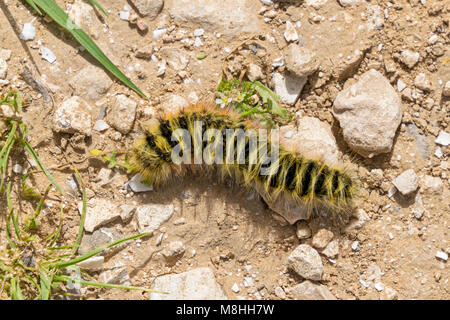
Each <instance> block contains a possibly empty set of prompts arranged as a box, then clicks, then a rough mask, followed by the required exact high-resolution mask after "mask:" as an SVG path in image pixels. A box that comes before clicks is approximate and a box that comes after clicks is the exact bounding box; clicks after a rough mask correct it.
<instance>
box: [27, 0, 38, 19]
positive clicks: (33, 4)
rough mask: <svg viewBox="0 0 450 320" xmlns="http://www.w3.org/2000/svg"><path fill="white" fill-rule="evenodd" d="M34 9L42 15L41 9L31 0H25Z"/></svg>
mask: <svg viewBox="0 0 450 320" xmlns="http://www.w3.org/2000/svg"><path fill="white" fill-rule="evenodd" d="M25 1H26V2H27V3H28V4H29V5H30V6H31V7H32V8H33V9H34V10H36V12H37V13H39V14H40V15H41V16H42V12H41V10H39V8H38V7H37V6H36V4H35V3H34V1H33V0H25Z"/></svg>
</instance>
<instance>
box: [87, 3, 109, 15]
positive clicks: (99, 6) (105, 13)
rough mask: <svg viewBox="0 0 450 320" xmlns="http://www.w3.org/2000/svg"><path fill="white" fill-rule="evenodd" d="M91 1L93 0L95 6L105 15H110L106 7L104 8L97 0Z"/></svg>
mask: <svg viewBox="0 0 450 320" xmlns="http://www.w3.org/2000/svg"><path fill="white" fill-rule="evenodd" d="M89 1H91V2H92V4H93V5H94V6H96V7H97V8H98V9H99V10H100V11H101V12H103V14H104V15H105V16H108V13H107V12H106V11H105V9H103V8H102V6H101V5H100V4H99V3H98V2H97V1H95V0H89Z"/></svg>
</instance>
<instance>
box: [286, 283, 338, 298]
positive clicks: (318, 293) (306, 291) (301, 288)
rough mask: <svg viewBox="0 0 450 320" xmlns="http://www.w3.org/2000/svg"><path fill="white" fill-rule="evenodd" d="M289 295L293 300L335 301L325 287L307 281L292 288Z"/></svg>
mask: <svg viewBox="0 0 450 320" xmlns="http://www.w3.org/2000/svg"><path fill="white" fill-rule="evenodd" d="M290 293H291V294H292V295H293V297H294V299H295V300H336V298H335V296H333V294H332V293H331V292H330V290H328V288H327V287H325V286H324V285H321V284H319V285H317V284H315V283H313V282H311V281H308V280H306V281H303V282H302V283H300V284H298V285H296V286H295V287H293V288H292V289H291V290H290Z"/></svg>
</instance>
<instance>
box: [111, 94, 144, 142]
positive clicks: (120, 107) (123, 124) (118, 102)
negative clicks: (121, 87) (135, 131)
mask: <svg viewBox="0 0 450 320" xmlns="http://www.w3.org/2000/svg"><path fill="white" fill-rule="evenodd" d="M136 107H137V103H136V102H135V101H134V100H132V99H130V98H128V97H127V96H125V95H123V94H119V95H118V96H116V99H115V100H114V103H113V104H112V105H111V108H110V109H109V110H108V114H107V116H106V121H107V122H108V123H109V124H110V125H111V127H113V128H114V129H116V130H117V131H119V132H120V133H122V134H127V133H129V132H130V131H131V129H132V128H133V124H134V119H135V117H136Z"/></svg>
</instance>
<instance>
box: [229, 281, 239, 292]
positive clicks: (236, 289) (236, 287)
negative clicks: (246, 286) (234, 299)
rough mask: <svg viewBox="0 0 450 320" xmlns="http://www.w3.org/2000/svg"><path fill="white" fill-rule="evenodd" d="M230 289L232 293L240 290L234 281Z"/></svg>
mask: <svg viewBox="0 0 450 320" xmlns="http://www.w3.org/2000/svg"><path fill="white" fill-rule="evenodd" d="M231 291H233V292H234V293H238V292H239V291H241V290H240V289H239V286H238V284H237V283H234V284H233V286H232V287H231Z"/></svg>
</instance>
